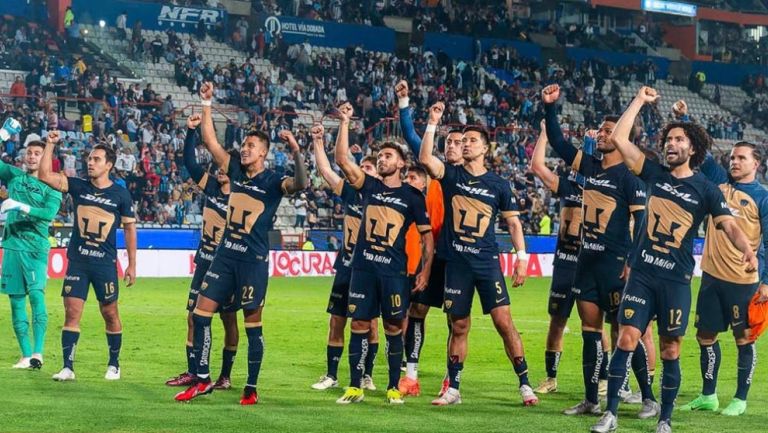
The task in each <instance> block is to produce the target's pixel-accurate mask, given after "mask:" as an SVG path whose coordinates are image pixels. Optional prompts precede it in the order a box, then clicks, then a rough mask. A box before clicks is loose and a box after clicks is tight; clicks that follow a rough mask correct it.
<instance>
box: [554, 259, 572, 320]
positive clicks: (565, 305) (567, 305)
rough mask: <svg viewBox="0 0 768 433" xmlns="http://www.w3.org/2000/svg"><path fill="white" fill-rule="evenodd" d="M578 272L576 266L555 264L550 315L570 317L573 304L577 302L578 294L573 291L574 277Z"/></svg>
mask: <svg viewBox="0 0 768 433" xmlns="http://www.w3.org/2000/svg"><path fill="white" fill-rule="evenodd" d="M575 274H576V269H575V268H574V267H572V266H571V267H562V266H555V268H554V270H553V272H552V285H551V286H550V287H549V307H548V309H547V311H548V312H549V315H550V316H556V317H562V318H565V319H567V318H569V317H571V311H572V310H573V305H574V304H575V303H576V295H575V294H574V293H573V277H574V275H575Z"/></svg>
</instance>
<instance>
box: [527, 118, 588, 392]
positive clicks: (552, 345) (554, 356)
mask: <svg viewBox="0 0 768 433" xmlns="http://www.w3.org/2000/svg"><path fill="white" fill-rule="evenodd" d="M546 153H547V132H546V130H545V125H544V121H542V125H541V133H540V134H539V138H538V140H537V141H536V147H534V149H533V155H532V156H531V171H533V173H534V174H535V175H536V176H537V177H538V178H539V179H541V182H542V183H543V184H544V186H546V187H547V188H549V189H550V190H551V191H552V192H553V193H555V194H557V195H558V196H559V197H560V232H559V233H558V234H557V246H556V247H555V260H554V263H553V270H552V285H551V286H550V288H549V303H548V305H549V307H548V312H549V330H548V332H547V343H546V352H545V355H544V362H545V364H546V370H547V379H546V380H544V381H543V382H542V383H541V384H540V385H539V387H538V388H536V393H540V394H547V393H550V392H556V391H557V369H558V364H559V363H560V357H561V355H562V353H563V332H564V331H565V325H566V324H567V323H568V318H569V317H570V315H571V310H573V306H574V304H575V302H576V298H575V295H574V293H573V291H572V290H571V287H572V286H573V280H574V276H575V275H576V263H577V261H578V256H579V248H580V247H581V222H582V217H581V216H582V209H581V206H582V192H583V187H582V185H581V184H579V183H578V182H577V181H576V178H575V173H573V172H570V173H568V174H560V175H557V174H555V173H554V172H552V170H550V169H549V167H547V164H546V162H545V160H546Z"/></svg>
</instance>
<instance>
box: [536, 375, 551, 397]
mask: <svg viewBox="0 0 768 433" xmlns="http://www.w3.org/2000/svg"><path fill="white" fill-rule="evenodd" d="M534 392H535V393H536V394H549V393H550V392H557V378H554V377H548V378H546V379H544V380H543V381H542V382H541V383H540V384H539V386H537V387H536V390H535V391H534Z"/></svg>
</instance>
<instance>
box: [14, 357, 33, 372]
mask: <svg viewBox="0 0 768 433" xmlns="http://www.w3.org/2000/svg"><path fill="white" fill-rule="evenodd" d="M30 361H32V358H21V359H19V362H17V363H15V364H13V367H12V368H14V369H16V370H26V369H28V368H30V367H32V364H31V363H30Z"/></svg>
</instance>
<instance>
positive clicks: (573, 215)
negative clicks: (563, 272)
mask: <svg viewBox="0 0 768 433" xmlns="http://www.w3.org/2000/svg"><path fill="white" fill-rule="evenodd" d="M554 192H555V193H556V194H557V195H558V196H559V197H560V232H559V233H558V234H557V246H556V248H555V261H554V266H555V267H556V268H558V267H571V268H573V267H576V262H577V260H578V257H579V248H580V247H581V222H582V218H581V215H582V209H581V207H582V192H583V187H582V186H581V185H580V184H579V183H578V181H577V180H576V176H575V173H573V172H570V173H567V174H561V175H560V176H558V181H557V185H556V186H555V188H554Z"/></svg>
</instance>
